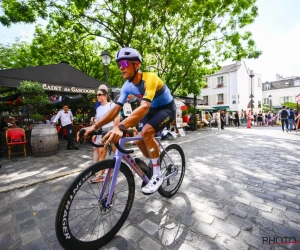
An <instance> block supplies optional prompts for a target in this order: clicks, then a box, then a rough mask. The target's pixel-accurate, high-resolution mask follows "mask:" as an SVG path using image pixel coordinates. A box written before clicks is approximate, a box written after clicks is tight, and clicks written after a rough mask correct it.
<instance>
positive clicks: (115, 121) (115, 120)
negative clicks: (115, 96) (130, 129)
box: [114, 113, 120, 127]
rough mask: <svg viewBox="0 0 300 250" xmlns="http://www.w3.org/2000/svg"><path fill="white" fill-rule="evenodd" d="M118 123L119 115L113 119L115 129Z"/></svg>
mask: <svg viewBox="0 0 300 250" xmlns="http://www.w3.org/2000/svg"><path fill="white" fill-rule="evenodd" d="M119 123H120V113H119V114H118V115H117V116H116V118H115V119H114V127H116V126H117V125H118V124H119Z"/></svg>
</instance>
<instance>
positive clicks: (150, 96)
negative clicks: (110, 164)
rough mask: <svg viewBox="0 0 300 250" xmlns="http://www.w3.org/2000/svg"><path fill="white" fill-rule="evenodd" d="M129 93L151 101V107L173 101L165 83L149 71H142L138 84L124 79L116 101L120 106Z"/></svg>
mask: <svg viewBox="0 0 300 250" xmlns="http://www.w3.org/2000/svg"><path fill="white" fill-rule="evenodd" d="M130 94H131V95H135V96H136V97H137V98H138V99H140V100H144V101H148V102H151V106H150V107H151V108H159V107H162V106H164V105H167V104H169V103H171V102H172V101H173V96H172V95H171V91H170V89H169V88H168V87H167V85H166V84H165V83H163V81H162V80H161V79H160V78H159V77H158V76H157V75H156V74H154V73H151V72H143V75H142V80H141V82H140V83H139V84H138V85H134V84H133V83H132V82H129V81H126V82H125V83H124V85H123V87H122V89H121V93H120V97H119V99H118V101H117V102H116V103H117V104H119V105H121V106H122V105H123V104H124V103H125V102H126V100H127V97H128V95H130Z"/></svg>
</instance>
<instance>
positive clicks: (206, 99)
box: [203, 96, 208, 105]
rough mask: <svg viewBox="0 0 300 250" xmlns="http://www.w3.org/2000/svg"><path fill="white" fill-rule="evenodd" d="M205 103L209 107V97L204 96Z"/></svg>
mask: <svg viewBox="0 0 300 250" xmlns="http://www.w3.org/2000/svg"><path fill="white" fill-rule="evenodd" d="M203 101H204V102H205V105H208V96H203Z"/></svg>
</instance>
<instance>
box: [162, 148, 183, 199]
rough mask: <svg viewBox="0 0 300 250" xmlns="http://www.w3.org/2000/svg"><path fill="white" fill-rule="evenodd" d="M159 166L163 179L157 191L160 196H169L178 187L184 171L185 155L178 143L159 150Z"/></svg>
mask: <svg viewBox="0 0 300 250" xmlns="http://www.w3.org/2000/svg"><path fill="white" fill-rule="evenodd" d="M160 168H161V172H162V174H163V177H164V179H165V180H164V182H163V184H162V185H161V186H160V188H159V189H158V192H159V194H160V195H161V196H163V197H166V198H170V197H172V196H173V195H174V194H176V192H177V191H178V189H179V188H180V186H181V183H182V181H183V178H184V173H185V156H184V152H183V150H182V148H181V147H180V146H179V145H177V144H170V145H168V146H167V147H166V148H165V150H164V151H162V152H161V154H160ZM176 172H177V173H176ZM175 173H176V174H175ZM172 174H173V175H172Z"/></svg>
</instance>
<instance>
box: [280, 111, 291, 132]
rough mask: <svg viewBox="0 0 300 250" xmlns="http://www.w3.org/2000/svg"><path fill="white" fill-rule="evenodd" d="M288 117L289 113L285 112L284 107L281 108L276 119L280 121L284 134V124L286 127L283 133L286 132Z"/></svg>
mask: <svg viewBox="0 0 300 250" xmlns="http://www.w3.org/2000/svg"><path fill="white" fill-rule="evenodd" d="M288 117H289V111H288V110H286V108H285V106H282V109H281V110H280V111H279V113H278V118H279V120H280V121H281V127H282V131H283V132H284V124H285V125H286V129H285V131H286V132H288V125H289V124H288Z"/></svg>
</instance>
